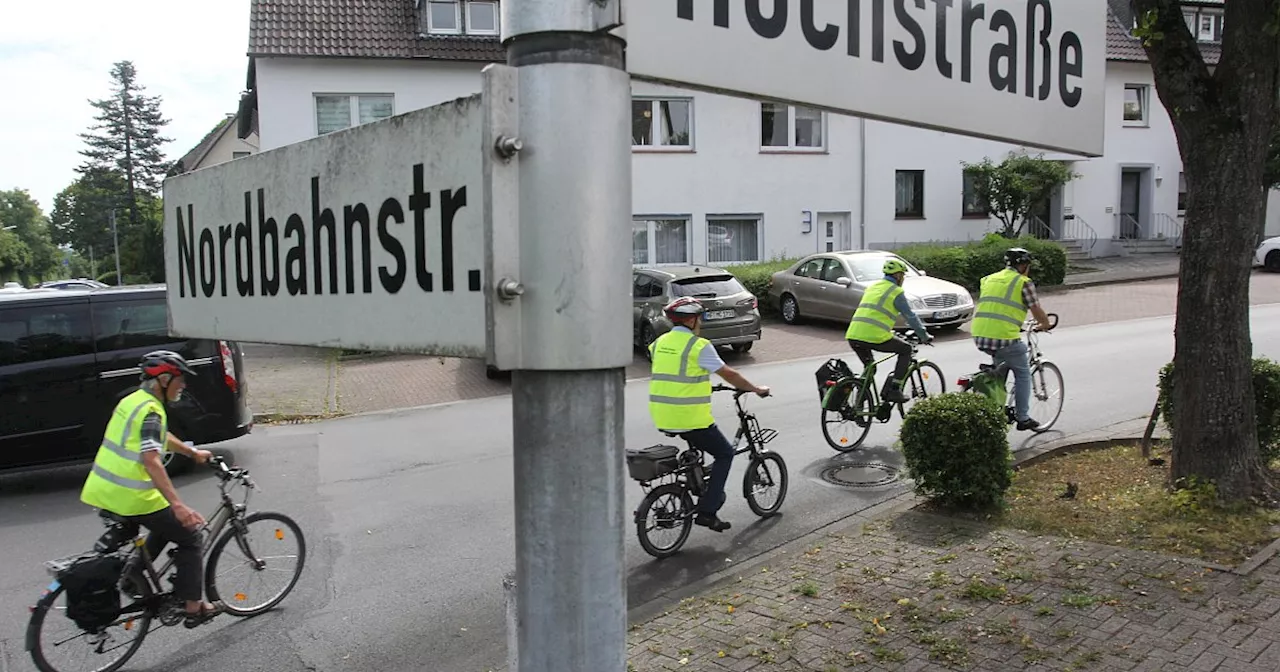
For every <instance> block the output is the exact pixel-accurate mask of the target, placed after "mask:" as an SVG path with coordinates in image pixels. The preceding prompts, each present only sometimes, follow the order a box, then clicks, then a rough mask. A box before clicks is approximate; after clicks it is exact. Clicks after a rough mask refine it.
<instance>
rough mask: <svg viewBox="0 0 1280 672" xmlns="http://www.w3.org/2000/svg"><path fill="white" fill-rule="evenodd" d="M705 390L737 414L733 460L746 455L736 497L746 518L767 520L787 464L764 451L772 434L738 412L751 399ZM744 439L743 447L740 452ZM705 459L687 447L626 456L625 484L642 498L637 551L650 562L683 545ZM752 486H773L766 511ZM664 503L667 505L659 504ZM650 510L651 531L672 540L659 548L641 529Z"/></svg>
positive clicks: (706, 470) (783, 491) (783, 487)
mask: <svg viewBox="0 0 1280 672" xmlns="http://www.w3.org/2000/svg"><path fill="white" fill-rule="evenodd" d="M711 389H712V391H713V392H726V391H732V392H733V404H734V407H735V408H736V409H737V412H738V431H737V433H736V434H735V435H734V437H733V448H734V455H735V456H737V455H741V454H743V453H748V452H749V453H751V461H750V462H748V463H747V473H746V474H745V475H744V476H743V478H742V496H743V497H744V498H745V499H746V500H747V506H749V507H750V508H751V511H752V513H755V514H756V515H757V516H760V517H761V518H769V517H771V516H773V515H774V514H776V513H777V512H778V510H779V509H781V508H782V501H783V500H784V499H786V497H787V479H788V475H787V464H786V462H785V461H784V460H783V459H782V456H781V455H779V454H778V453H776V452H773V451H771V450H768V449H766V448H765V447H764V445H765V444H766V443H769V442H770V441H772V440H773V439H774V438H775V437H777V436H778V432H777V430H773V429H761V428H760V423H759V421H758V420H757V419H756V416H755V414H753V413H751V412H749V411H747V410H746V409H744V408H743V406H742V396H743V395H745V394H751V392H750V391H748V390H739V389H737V388H734V387H730V386H728V385H715V386H713V387H712V388H711ZM662 433H663V434H666V435H667V436H671V437H677V436H679V433H677V432H668V431H663V432H662ZM744 439H745V440H746V445H745V446H742V447H741V448H740V447H739V446H740V445H741V444H742V443H743V440H744ZM686 441H687V439H686ZM705 456H706V454H705V453H704V452H703V451H701V450H699V449H698V448H695V447H693V446H692V445H690V446H689V447H688V448H686V449H685V450H684V451H683V452H680V451H679V449H678V448H677V447H676V446H672V445H667V444H656V445H652V446H648V447H645V448H640V449H638V450H631V449H628V450H627V451H626V460H627V471H628V473H629V474H630V476H631V478H633V479H635V480H636V481H639V483H640V487H641V488H643V489H644V491H645V493H646V494H645V498H644V500H642V501H641V502H640V506H638V507H637V508H636V511H635V521H636V536H638V537H639V539H640V546H641V547H642V548H644V550H645V552H646V553H648V554H649V555H652V556H653V557H655V558H665V557H669V556H671V555H674V554H675V553H676V552H677V551H679V550H680V548H681V547H682V546H684V543H685V541H687V540H688V539H689V533H690V531H691V530H692V528H693V518H694V515H695V508H694V506H695V505H694V500H695V499H700V498H701V497H702V494H703V493H705V492H706V491H707V487H708V484H709V483H710V480H711V465H710V464H707V463H705V462H704V459H705ZM770 463H772V464H774V465H775V466H776V469H777V471H778V476H777V477H776V479H775V477H774V476H773V474H772V473H771V470H770V468H769V465H770ZM655 484H656V485H655ZM758 486H763V487H764V489H769V488H772V487H774V486H777V487H778V499H777V501H775V502H774V503H773V504H772V505H771V506H764V505H762V504H761V499H760V497H759V494H758V493H757V487H758ZM664 499H666V500H667V501H666V502H665V503H661V502H662V501H663V500H664ZM650 510H653V511H654V520H655V522H654V527H655V528H661V529H664V530H675V531H676V538H675V540H674V541H673V542H672V543H671V544H669V545H665V546H661V545H659V544H657V543H655V542H654V540H653V539H651V538H650V528H649V527H647V526H646V522H647V521H648V520H649V512H650Z"/></svg>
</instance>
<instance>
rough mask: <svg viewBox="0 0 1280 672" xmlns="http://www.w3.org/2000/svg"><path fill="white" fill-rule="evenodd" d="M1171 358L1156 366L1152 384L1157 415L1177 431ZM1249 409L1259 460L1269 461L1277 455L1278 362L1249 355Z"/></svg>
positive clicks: (1279, 414)
mask: <svg viewBox="0 0 1280 672" xmlns="http://www.w3.org/2000/svg"><path fill="white" fill-rule="evenodd" d="M1174 382H1175V381H1174V375H1173V362H1169V363H1168V364H1165V365H1164V366H1163V367H1161V368H1160V372H1159V374H1158V379H1157V383H1156V387H1157V389H1158V395H1159V396H1158V397H1157V399H1158V400H1159V403H1160V416H1161V417H1162V418H1164V424H1165V426H1167V427H1168V428H1169V433H1170V434H1173V433H1174V432H1177V431H1178V430H1177V424H1178V414H1177V412H1176V409H1175V408H1174V405H1173V386H1174ZM1253 404H1254V406H1253V412H1254V419H1255V420H1256V422H1257V425H1258V429H1257V431H1258V450H1259V451H1260V453H1261V454H1262V460H1263V462H1265V463H1270V462H1271V461H1272V460H1275V459H1277V458H1280V363H1277V362H1275V361H1272V360H1270V359H1267V358H1266V357H1255V358H1254V359H1253Z"/></svg>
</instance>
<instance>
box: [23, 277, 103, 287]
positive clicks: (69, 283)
mask: <svg viewBox="0 0 1280 672" xmlns="http://www.w3.org/2000/svg"><path fill="white" fill-rule="evenodd" d="M109 286H110V285H108V284H107V283H105V282H98V281H97V280H90V279H89V278H70V279H66V280H49V281H48V282H42V283H40V284H38V285H36V287H39V288H41V289H97V288H100V287H109Z"/></svg>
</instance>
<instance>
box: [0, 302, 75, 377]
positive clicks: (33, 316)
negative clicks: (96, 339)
mask: <svg viewBox="0 0 1280 672" xmlns="http://www.w3.org/2000/svg"><path fill="white" fill-rule="evenodd" d="M92 340H93V337H92V332H91V331H90V330H89V307H88V305H86V304H73V305H62V306H14V307H6V308H4V309H0V366H8V365H11V364H26V363H29V362H40V361H44V360H47V359H56V358H59V357H74V356H76V355H90V354H93V343H92Z"/></svg>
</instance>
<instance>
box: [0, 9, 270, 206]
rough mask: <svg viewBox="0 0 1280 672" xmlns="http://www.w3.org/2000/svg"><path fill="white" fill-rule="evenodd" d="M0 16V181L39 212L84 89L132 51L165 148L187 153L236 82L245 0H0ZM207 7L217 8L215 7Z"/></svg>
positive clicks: (62, 163)
mask: <svg viewBox="0 0 1280 672" xmlns="http://www.w3.org/2000/svg"><path fill="white" fill-rule="evenodd" d="M0 4H2V5H3V6H4V9H3V14H4V20H3V21H0V90H2V91H5V92H6V93H7V94H9V95H7V96H6V98H7V102H6V103H5V104H3V105H0V189H5V190H7V189H26V190H27V191H29V192H30V193H31V196H32V197H33V198H35V199H36V201H38V202H39V204H40V207H41V209H42V210H43V211H44V213H45V214H46V215H48V214H50V212H51V211H52V210H53V198H54V196H56V195H57V193H58V192H59V191H62V190H63V189H64V188H66V187H67V186H68V185H69V184H70V183H71V182H72V181H73V180H74V179H75V178H76V173H75V168H76V167H77V166H78V165H80V163H81V162H82V160H83V157H82V156H81V155H80V154H79V150H80V149H82V148H83V147H84V140H83V139H82V138H81V137H80V136H79V133H82V132H85V131H87V130H88V129H89V128H90V127H91V126H92V125H93V124H94V119H93V117H94V113H95V112H96V110H95V109H94V108H93V107H92V106H91V105H89V101H90V100H97V99H100V98H105V97H108V96H109V95H110V94H111V78H110V72H111V67H112V64H114V63H115V62H117V61H123V60H129V61H133V64H134V68H135V69H136V70H137V73H138V82H139V83H140V84H141V85H142V86H144V87H145V90H144V92H143V93H144V94H146V95H159V96H160V97H161V101H160V110H161V113H162V114H163V115H164V117H165V118H166V119H169V124H168V125H167V126H165V127H164V129H163V131H162V134H163V135H165V136H167V137H169V138H171V139H172V141H171V142H169V143H166V144H165V145H164V146H163V147H162V151H164V153H165V156H166V158H167V159H170V160H172V159H177V158H179V157H181V156H182V155H183V154H186V153H187V152H188V151H190V150H191V149H192V148H193V147H195V145H196V143H198V142H199V141H200V139H201V138H203V137H204V136H205V134H207V133H208V132H209V131H210V130H211V129H212V128H213V127H214V125H215V124H217V123H218V120H219V119H222V118H223V117H225V116H226V115H227V114H230V113H233V112H235V111H236V107H237V105H238V104H239V99H240V92H241V91H243V90H244V86H245V73H246V72H247V68H248V58H247V57H246V56H245V51H246V50H247V47H248V43H249V0H214V2H201V3H197V2H189V1H187V0H105V1H104V0H55V1H49V0H44V1H40V2H30V1H20V0H5V2H3V3H0ZM214 8H216V9H217V10H218V11H212V10H213V9H214Z"/></svg>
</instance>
